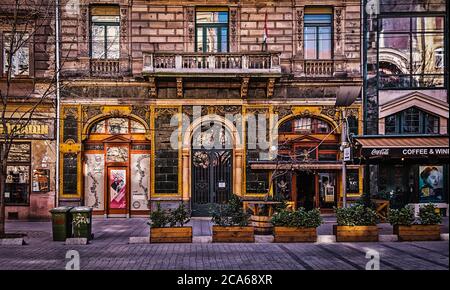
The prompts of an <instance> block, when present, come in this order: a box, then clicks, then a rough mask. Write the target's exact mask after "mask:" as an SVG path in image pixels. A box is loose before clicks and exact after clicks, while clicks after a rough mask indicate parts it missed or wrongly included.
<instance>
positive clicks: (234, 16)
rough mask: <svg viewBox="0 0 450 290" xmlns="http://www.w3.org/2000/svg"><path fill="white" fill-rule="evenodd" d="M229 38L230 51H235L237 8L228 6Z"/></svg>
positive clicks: (236, 45) (236, 44)
mask: <svg viewBox="0 0 450 290" xmlns="http://www.w3.org/2000/svg"><path fill="white" fill-rule="evenodd" d="M230 40H231V43H230V44H231V51H237V47H238V43H237V42H238V10H237V8H230Z"/></svg>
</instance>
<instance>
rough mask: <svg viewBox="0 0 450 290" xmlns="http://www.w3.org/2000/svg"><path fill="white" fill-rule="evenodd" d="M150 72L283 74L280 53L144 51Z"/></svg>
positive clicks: (145, 66) (146, 70)
mask: <svg viewBox="0 0 450 290" xmlns="http://www.w3.org/2000/svg"><path fill="white" fill-rule="evenodd" d="M143 73H147V74H154V73H156V74H158V73H160V74H204V73H207V74H218V75H220V74H242V73H244V74H245V73H247V74H281V67H280V54H279V53H271V52H260V53H144V67H143Z"/></svg>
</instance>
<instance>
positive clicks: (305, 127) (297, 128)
mask: <svg viewBox="0 0 450 290" xmlns="http://www.w3.org/2000/svg"><path fill="white" fill-rule="evenodd" d="M278 131H279V132H280V133H300V134H327V133H330V132H331V126H330V124H329V123H327V122H325V121H324V120H321V119H317V118H312V117H298V118H295V119H291V120H289V121H286V122H284V123H283V124H281V125H280V127H279V128H278Z"/></svg>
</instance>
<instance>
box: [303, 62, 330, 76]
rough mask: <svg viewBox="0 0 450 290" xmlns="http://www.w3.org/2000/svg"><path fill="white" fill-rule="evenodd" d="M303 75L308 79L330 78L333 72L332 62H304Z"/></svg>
mask: <svg viewBox="0 0 450 290" xmlns="http://www.w3.org/2000/svg"><path fill="white" fill-rule="evenodd" d="M303 69H304V74H305V76H309V77H331V76H333V72H334V62H333V61H332V60H305V62H304V68H303Z"/></svg>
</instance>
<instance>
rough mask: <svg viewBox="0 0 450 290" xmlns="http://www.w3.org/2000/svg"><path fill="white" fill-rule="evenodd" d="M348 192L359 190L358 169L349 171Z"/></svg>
mask: <svg viewBox="0 0 450 290" xmlns="http://www.w3.org/2000/svg"><path fill="white" fill-rule="evenodd" d="M346 187H347V192H350V193H358V192H359V172H358V170H357V169H354V170H348V171H347V185H346Z"/></svg>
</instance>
